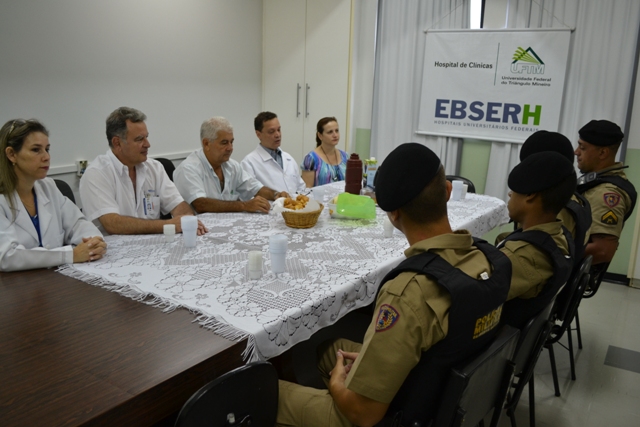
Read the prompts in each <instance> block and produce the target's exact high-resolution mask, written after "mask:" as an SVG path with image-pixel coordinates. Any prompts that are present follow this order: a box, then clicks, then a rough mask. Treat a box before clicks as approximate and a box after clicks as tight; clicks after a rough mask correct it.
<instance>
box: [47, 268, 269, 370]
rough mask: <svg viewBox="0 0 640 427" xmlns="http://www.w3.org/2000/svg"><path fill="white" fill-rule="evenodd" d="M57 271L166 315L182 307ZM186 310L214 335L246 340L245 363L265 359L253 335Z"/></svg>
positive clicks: (94, 278) (67, 270)
mask: <svg viewBox="0 0 640 427" xmlns="http://www.w3.org/2000/svg"><path fill="white" fill-rule="evenodd" d="M56 271H57V272H58V273H61V274H64V275H65V276H69V277H72V278H74V279H77V280H80V281H82V282H84V283H87V284H89V285H93V286H99V287H101V288H105V289H107V290H109V291H112V292H116V293H118V294H120V295H122V296H125V297H127V298H130V299H132V300H134V301H139V302H142V303H144V304H148V305H151V306H153V307H155V308H161V309H162V311H164V312H165V313H170V312H172V311H174V310H176V309H178V308H180V307H182V306H181V305H180V304H176V303H174V302H171V301H169V300H166V299H164V298H162V297H159V296H157V295H154V294H150V293H146V292H142V291H140V290H139V289H137V288H135V287H133V286H131V285H126V284H125V285H123V284H118V283H114V282H111V281H109V280H105V279H103V278H102V277H99V276H95V275H93V274H90V273H85V272H84V271H80V270H78V269H76V268H73V266H72V265H71V264H67V265H63V266H61V267H59V268H58V269H57V270H56ZM185 308H187V309H188V310H189V311H190V312H191V313H193V314H194V315H196V316H197V317H196V319H195V320H194V322H198V323H199V324H200V325H201V326H202V327H204V328H206V329H209V330H211V331H212V332H213V333H215V334H216V335H219V336H221V337H222V338H226V339H228V340H231V341H242V340H243V339H245V338H246V339H247V348H246V349H245V350H244V351H243V352H242V359H243V360H244V361H245V362H247V363H250V362H254V361H257V360H264V358H263V357H262V356H261V355H260V352H259V351H258V347H257V346H256V340H255V337H254V336H253V335H252V334H250V333H248V332H246V331H243V330H242V329H238V328H236V327H235V326H233V325H230V324H228V323H226V322H224V321H222V320H220V319H219V318H217V317H215V316H210V315H206V314H202V312H198V311H196V310H193V309H191V308H189V307H185Z"/></svg>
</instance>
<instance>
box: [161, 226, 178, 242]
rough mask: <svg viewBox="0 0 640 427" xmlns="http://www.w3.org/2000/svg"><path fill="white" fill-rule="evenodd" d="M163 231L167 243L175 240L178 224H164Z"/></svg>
mask: <svg viewBox="0 0 640 427" xmlns="http://www.w3.org/2000/svg"><path fill="white" fill-rule="evenodd" d="M162 231H163V233H164V241H165V242H167V243H170V242H173V239H175V237H176V225H175V224H165V225H163V226H162Z"/></svg>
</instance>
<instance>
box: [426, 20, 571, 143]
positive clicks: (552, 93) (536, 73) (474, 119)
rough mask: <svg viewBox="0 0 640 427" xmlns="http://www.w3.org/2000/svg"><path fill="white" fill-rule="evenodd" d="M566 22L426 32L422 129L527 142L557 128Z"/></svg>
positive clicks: (566, 44)
mask: <svg viewBox="0 0 640 427" xmlns="http://www.w3.org/2000/svg"><path fill="white" fill-rule="evenodd" d="M569 36H570V31H569V30H568V29H567V30H555V29H549V30H526V31H523V30H496V31H491V30H481V31H478V30H454V31H452V30H436V31H428V32H427V42H426V47H425V60H424V74H423V83H422V93H421V99H420V120H419V126H418V133H423V134H430V135H442V136H452V137H461V138H478V139H488V140H492V141H506V142H523V141H524V140H525V139H526V138H527V137H528V136H529V135H531V134H532V133H533V132H535V131H537V130H541V129H544V130H549V131H557V129H558V121H559V118H560V109H561V106H562V94H563V91H564V77H565V71H566V64H567V58H568V52H569Z"/></svg>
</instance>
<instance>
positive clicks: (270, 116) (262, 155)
mask: <svg viewBox="0 0 640 427" xmlns="http://www.w3.org/2000/svg"><path fill="white" fill-rule="evenodd" d="M253 124H254V127H255V130H256V136H257V137H258V139H259V140H260V144H259V145H258V146H257V147H256V149H255V150H253V151H252V152H251V153H249V154H247V156H246V157H245V158H244V159H243V160H242V168H243V169H244V170H246V171H247V172H249V173H250V174H251V176H253V177H254V178H256V179H257V180H258V181H260V182H261V183H262V184H264V185H266V186H268V187H271V188H275V189H276V190H281V191H287V192H288V193H291V194H293V193H295V192H296V191H297V192H300V191H302V190H304V189H305V188H306V185H305V183H304V181H303V180H302V178H301V177H300V168H299V167H298V164H297V163H296V161H295V160H294V159H293V157H291V155H290V154H289V153H285V152H284V151H282V150H281V149H280V144H281V138H282V132H281V131H280V121H279V120H278V116H276V115H275V114H274V113H272V112H269V111H264V112H262V113H260V114H258V115H257V116H256V118H255V119H254V121H253Z"/></svg>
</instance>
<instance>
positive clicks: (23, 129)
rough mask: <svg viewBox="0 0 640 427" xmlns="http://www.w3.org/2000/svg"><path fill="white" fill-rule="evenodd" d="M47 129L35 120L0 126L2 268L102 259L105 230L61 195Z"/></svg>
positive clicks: (0, 256) (19, 120)
mask: <svg viewBox="0 0 640 427" xmlns="http://www.w3.org/2000/svg"><path fill="white" fill-rule="evenodd" d="M49 147H50V144H49V132H48V131H47V129H46V128H45V127H44V126H43V125H42V124H41V123H40V122H38V121H37V120H21V119H18V120H10V121H8V122H7V123H5V124H4V126H2V128H0V194H2V196H4V197H2V196H0V271H15V270H28V269H33V268H43V267H55V266H58V265H61V264H71V263H75V262H86V261H94V260H97V259H100V258H102V256H103V255H104V254H105V252H106V249H107V244H106V243H105V242H104V240H103V239H102V234H101V233H100V232H99V231H98V229H97V228H96V227H95V226H94V225H93V224H92V223H91V222H89V221H87V220H86V219H85V217H84V215H82V212H80V209H78V207H77V206H76V205H75V204H74V203H73V202H72V201H71V200H69V199H68V198H66V197H65V196H63V195H62V193H61V192H60V191H59V190H58V187H57V186H56V184H55V182H54V181H53V180H52V179H51V178H47V177H46V176H47V172H48V171H49V162H50V159H51V157H50V156H49Z"/></svg>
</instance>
